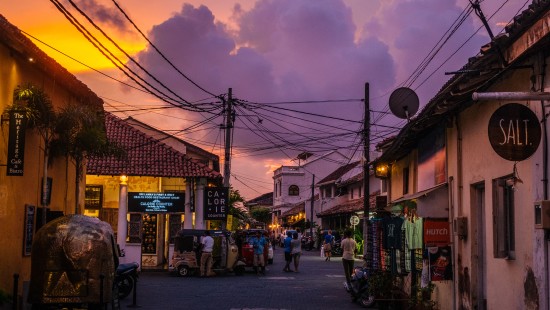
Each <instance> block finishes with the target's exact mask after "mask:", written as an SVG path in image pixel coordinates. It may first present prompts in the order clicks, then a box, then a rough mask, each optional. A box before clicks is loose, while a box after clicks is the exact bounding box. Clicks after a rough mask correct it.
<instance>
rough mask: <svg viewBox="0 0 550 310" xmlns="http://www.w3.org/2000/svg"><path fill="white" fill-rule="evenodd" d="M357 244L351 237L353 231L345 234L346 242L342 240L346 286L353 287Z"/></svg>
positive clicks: (347, 231)
mask: <svg viewBox="0 0 550 310" xmlns="http://www.w3.org/2000/svg"><path fill="white" fill-rule="evenodd" d="M356 246H357V243H356V242H355V240H353V238H352V237H351V230H346V231H345V232H344V240H342V250H343V252H342V264H343V265H344V274H345V275H346V285H347V287H351V273H352V272H353V265H354V263H355V250H356Z"/></svg>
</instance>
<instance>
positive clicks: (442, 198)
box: [392, 183, 449, 218]
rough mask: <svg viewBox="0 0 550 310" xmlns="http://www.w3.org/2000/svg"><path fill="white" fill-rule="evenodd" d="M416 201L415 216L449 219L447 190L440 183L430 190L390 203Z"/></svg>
mask: <svg viewBox="0 0 550 310" xmlns="http://www.w3.org/2000/svg"><path fill="white" fill-rule="evenodd" d="M414 199H416V208H417V210H416V214H417V215H418V216H420V217H431V218H447V217H449V188H448V184H447V183H442V184H439V185H437V186H434V187H432V188H429V189H426V190H423V191H420V192H417V193H414V194H409V195H405V196H403V197H401V198H399V199H396V200H394V201H392V205H394V206H395V205H398V204H399V203H400V202H404V201H407V200H414Z"/></svg>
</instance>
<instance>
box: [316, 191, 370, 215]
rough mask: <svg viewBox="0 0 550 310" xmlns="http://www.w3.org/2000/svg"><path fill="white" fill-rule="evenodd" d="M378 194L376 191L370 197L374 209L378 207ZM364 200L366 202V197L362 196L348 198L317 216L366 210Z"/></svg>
mask: <svg viewBox="0 0 550 310" xmlns="http://www.w3.org/2000/svg"><path fill="white" fill-rule="evenodd" d="M378 194H379V193H374V194H371V195H370V199H369V201H370V209H371V210H373V211H374V209H375V208H376V196H377V195H378ZM363 202H364V197H361V198H359V199H353V200H348V201H346V202H344V203H342V204H339V205H337V206H334V207H332V208H330V209H327V210H325V211H322V212H319V213H317V217H324V216H330V215H335V214H350V213H355V212H359V211H363V210H364V206H363Z"/></svg>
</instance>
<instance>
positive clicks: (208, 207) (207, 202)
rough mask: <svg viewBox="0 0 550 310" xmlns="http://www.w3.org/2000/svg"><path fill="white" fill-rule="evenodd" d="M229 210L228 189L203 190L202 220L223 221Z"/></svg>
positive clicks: (208, 188) (211, 188) (209, 188)
mask: <svg viewBox="0 0 550 310" xmlns="http://www.w3.org/2000/svg"><path fill="white" fill-rule="evenodd" d="M228 210H229V187H207V188H205V189H204V219H205V220H225V219H226V218H227V211H228Z"/></svg>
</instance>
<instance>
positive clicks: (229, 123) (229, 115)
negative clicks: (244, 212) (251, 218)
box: [222, 88, 233, 229]
mask: <svg viewBox="0 0 550 310" xmlns="http://www.w3.org/2000/svg"><path fill="white" fill-rule="evenodd" d="M232 105H233V89H232V88H229V90H228V92H227V110H226V111H225V112H226V120H225V157H224V160H223V186H224V187H227V188H229V186H230V185H229V177H230V176H231V128H233V109H232ZM228 192H229V191H228ZM227 199H229V197H227ZM227 207H228V208H229V206H227ZM226 221H227V220H222V229H225V228H226V227H227V222H226Z"/></svg>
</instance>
